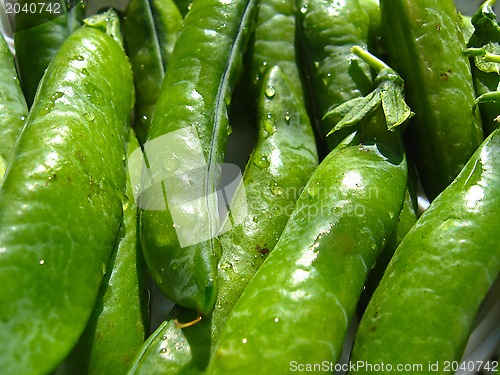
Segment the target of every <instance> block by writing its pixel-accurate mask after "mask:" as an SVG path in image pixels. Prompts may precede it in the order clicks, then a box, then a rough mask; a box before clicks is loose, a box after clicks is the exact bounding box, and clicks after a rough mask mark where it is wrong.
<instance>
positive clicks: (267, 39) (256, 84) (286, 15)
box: [246, 0, 303, 102]
mask: <svg viewBox="0 0 500 375" xmlns="http://www.w3.org/2000/svg"><path fill="white" fill-rule="evenodd" d="M295 16H296V6H295V2H294V1H280V0H263V1H261V2H260V5H259V13H258V16H257V24H256V27H255V33H254V36H253V38H252V40H251V42H250V45H249V48H248V51H247V55H248V58H247V61H246V65H247V66H248V67H249V68H248V73H246V81H247V82H248V83H249V88H250V96H251V97H252V98H255V102H257V100H258V99H257V98H259V97H260V92H261V89H262V85H263V84H264V78H265V76H266V75H267V74H268V73H269V70H270V69H272V68H273V67H274V66H276V65H277V66H279V67H280V69H281V70H283V72H284V73H285V75H286V76H287V77H288V79H289V81H290V84H291V85H292V89H293V90H294V92H296V93H302V92H303V89H302V82H301V77H300V75H299V69H297V56H296V54H297V52H296V48H295V37H294V35H295V27H296V25H295V23H296V20H295V18H296V17H295ZM246 95H247V96H248V93H247V92H246Z"/></svg>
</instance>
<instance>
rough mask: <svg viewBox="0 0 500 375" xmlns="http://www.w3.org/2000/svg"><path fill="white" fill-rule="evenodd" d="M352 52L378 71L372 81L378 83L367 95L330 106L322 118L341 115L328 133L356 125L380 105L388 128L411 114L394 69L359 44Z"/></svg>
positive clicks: (401, 84)
mask: <svg viewBox="0 0 500 375" xmlns="http://www.w3.org/2000/svg"><path fill="white" fill-rule="evenodd" d="M352 51H353V52H354V53H355V54H356V55H358V56H359V57H361V58H362V59H363V60H364V61H365V62H367V63H368V64H370V65H371V66H372V67H373V68H375V69H376V70H379V73H378V75H377V78H376V79H375V82H376V83H377V82H378V83H379V84H378V86H377V87H376V88H375V90H373V91H372V92H371V93H369V94H368V95H366V96H364V97H361V98H354V99H351V100H349V101H347V102H345V103H343V104H341V105H339V106H337V107H335V108H331V109H330V110H329V111H328V112H327V113H326V115H325V116H324V117H327V116H332V115H333V116H336V117H341V120H340V121H339V122H338V123H337V124H336V125H335V126H334V127H333V129H332V130H331V131H330V132H329V133H328V134H327V135H330V134H332V133H334V132H336V131H338V130H340V129H343V128H345V127H348V126H353V125H356V124H357V123H359V121H361V120H362V119H363V118H365V117H366V116H367V115H368V114H370V113H372V112H373V111H374V110H375V109H376V108H378V107H379V106H382V109H383V111H384V115H385V120H386V124H387V129H389V130H393V129H394V128H396V127H398V126H399V125H401V124H402V123H404V122H405V121H406V120H408V119H409V118H410V117H411V116H412V115H413V112H412V111H411V109H410V107H408V105H407V104H406V102H405V100H404V94H403V80H402V79H401V78H400V77H399V75H398V74H397V73H396V72H395V71H394V70H392V69H391V68H389V67H388V66H387V65H386V64H385V63H383V62H382V61H381V60H379V59H377V58H376V57H375V56H373V55H371V54H370V53H369V52H367V51H365V50H363V49H361V47H358V46H355V47H353V48H352Z"/></svg>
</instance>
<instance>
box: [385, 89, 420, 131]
mask: <svg viewBox="0 0 500 375" xmlns="http://www.w3.org/2000/svg"><path fill="white" fill-rule="evenodd" d="M380 96H381V98H382V109H383V110H384V115H385V121H386V123H387V129H389V130H392V129H394V128H395V127H397V126H399V125H401V124H402V123H403V122H405V121H406V120H407V119H409V118H410V117H411V116H413V112H412V111H411V109H410V107H408V105H407V104H406V102H405V100H404V95H403V91H402V89H401V86H397V85H396V84H394V83H393V82H391V81H385V82H383V83H382V84H381V86H380Z"/></svg>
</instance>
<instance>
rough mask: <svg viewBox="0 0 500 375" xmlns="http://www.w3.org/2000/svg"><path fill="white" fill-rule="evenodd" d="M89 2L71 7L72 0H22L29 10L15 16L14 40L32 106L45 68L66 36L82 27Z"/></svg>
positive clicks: (21, 73)
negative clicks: (41, 0)
mask: <svg viewBox="0 0 500 375" xmlns="http://www.w3.org/2000/svg"><path fill="white" fill-rule="evenodd" d="M85 4H86V1H78V2H77V5H75V6H74V7H73V8H68V6H69V2H67V1H63V0H49V1H44V2H38V1H35V0H21V1H19V5H20V9H23V8H25V9H27V10H28V11H20V12H18V13H16V15H15V16H16V33H15V35H14V41H15V42H14V43H15V49H16V59H17V63H18V66H19V75H20V77H21V84H22V87H23V91H24V95H25V97H26V101H27V102H28V105H29V106H31V105H32V103H33V98H34V97H35V93H36V90H37V87H38V83H39V82H40V80H41V79H42V76H43V74H44V72H45V69H47V67H48V66H49V64H50V62H51V61H52V59H53V58H54V56H55V55H56V53H57V51H58V50H59V48H60V47H61V45H62V44H63V42H64V41H65V40H66V38H67V37H68V36H69V35H70V34H71V33H72V32H73V31H74V30H76V29H77V28H79V27H80V25H81V21H82V16H83V10H84V9H85ZM30 9H31V10H30ZM33 10H35V11H33Z"/></svg>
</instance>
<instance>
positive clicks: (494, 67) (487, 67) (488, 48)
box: [474, 43, 500, 74]
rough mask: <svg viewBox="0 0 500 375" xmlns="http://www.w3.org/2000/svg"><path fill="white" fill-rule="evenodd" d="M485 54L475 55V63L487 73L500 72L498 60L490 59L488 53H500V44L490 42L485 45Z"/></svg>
mask: <svg viewBox="0 0 500 375" xmlns="http://www.w3.org/2000/svg"><path fill="white" fill-rule="evenodd" d="M483 48H484V51H485V56H476V57H474V63H475V64H476V67H477V68H478V69H479V70H481V71H483V72H485V73H497V74H500V64H498V63H497V62H492V61H488V58H486V57H487V56H488V54H490V56H491V55H500V44H498V43H488V44H486V45H485V46H484V47H483Z"/></svg>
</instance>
